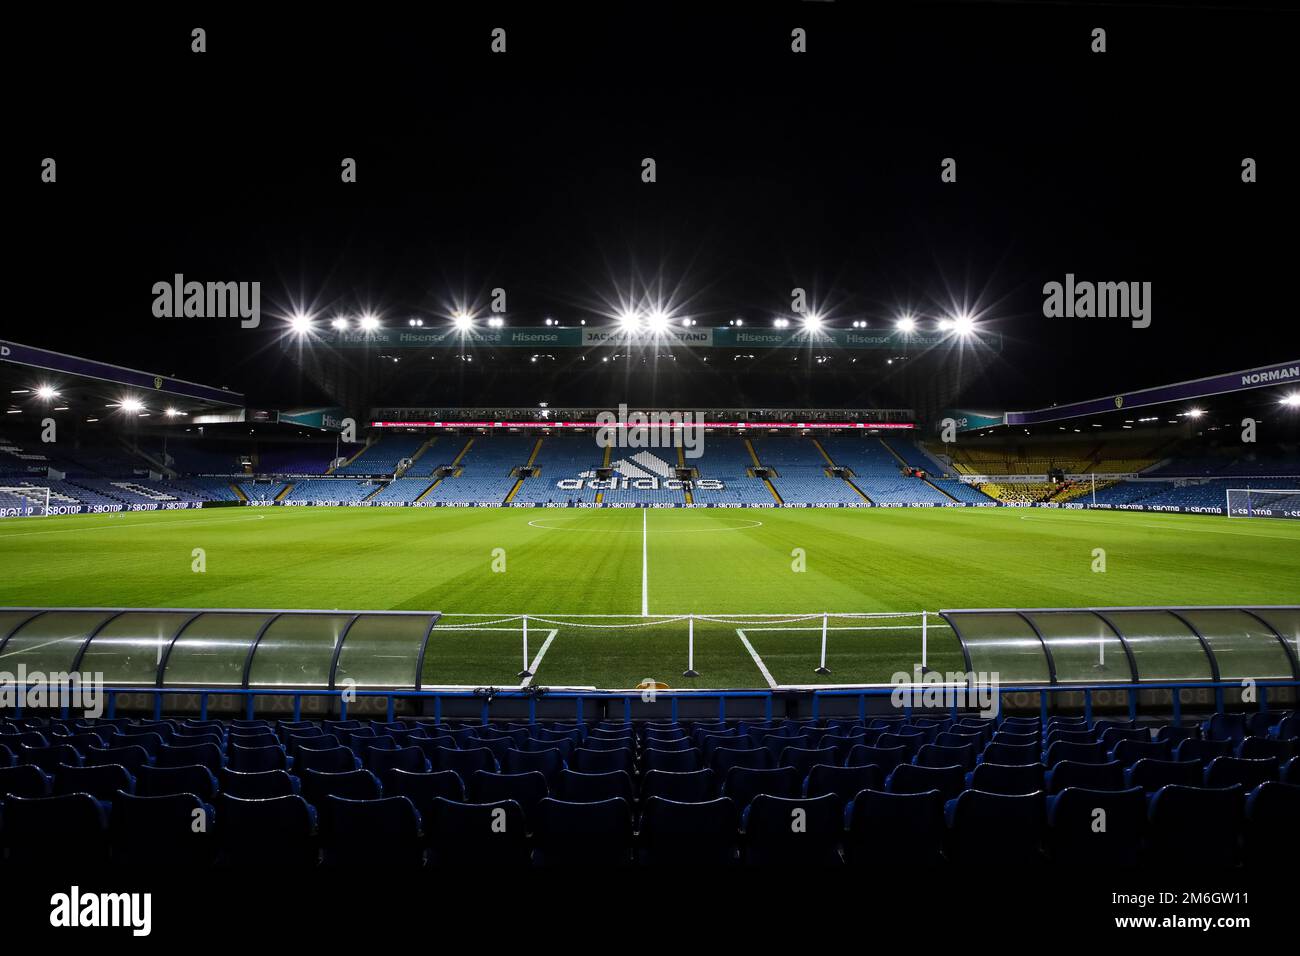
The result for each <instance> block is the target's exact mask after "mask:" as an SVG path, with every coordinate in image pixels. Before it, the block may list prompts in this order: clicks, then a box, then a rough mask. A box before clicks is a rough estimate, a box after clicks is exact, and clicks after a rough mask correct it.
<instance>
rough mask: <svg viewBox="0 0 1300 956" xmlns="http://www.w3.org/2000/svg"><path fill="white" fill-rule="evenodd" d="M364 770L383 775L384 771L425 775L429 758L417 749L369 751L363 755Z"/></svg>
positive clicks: (402, 748) (400, 748)
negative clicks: (400, 771)
mask: <svg viewBox="0 0 1300 956" xmlns="http://www.w3.org/2000/svg"><path fill="white" fill-rule="evenodd" d="M364 759H365V764H366V768H367V769H369V770H372V771H373V772H375V773H377V774H380V775H381V776H382V775H383V773H384V771H385V770H407V771H409V772H411V773H427V772H428V771H429V758H428V757H426V756H425V755H424V751H423V750H421V749H420V748H419V747H398V748H396V749H394V750H376V749H371V750H368V751H366V754H365V758H364Z"/></svg>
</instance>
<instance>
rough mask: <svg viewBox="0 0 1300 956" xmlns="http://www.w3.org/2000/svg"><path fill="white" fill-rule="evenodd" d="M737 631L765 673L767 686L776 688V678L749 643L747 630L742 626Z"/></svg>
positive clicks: (761, 671) (759, 668)
mask: <svg viewBox="0 0 1300 956" xmlns="http://www.w3.org/2000/svg"><path fill="white" fill-rule="evenodd" d="M818 630H821V628H818ZM736 633H737V634H738V635H739V636H740V643H742V644H744V645H745V650H747V651H749V656H750V657H752V658H753V659H754V663H755V664H757V665H758V672H759V673H760V674H762V675H763V680H765V681H767V686H768V687H770V688H775V687H776V686H777V684H776V679H775V678H773V677H772V674H771V672H770V671H768V669H767V665H766V664H764V663H763V658H761V657H759V656H758V651H756V650H754V645H753V644H751V643H749V638H747V637H745V632H744V631H742V630H741V629H740V628H736Z"/></svg>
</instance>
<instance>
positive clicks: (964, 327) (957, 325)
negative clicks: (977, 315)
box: [952, 312, 975, 335]
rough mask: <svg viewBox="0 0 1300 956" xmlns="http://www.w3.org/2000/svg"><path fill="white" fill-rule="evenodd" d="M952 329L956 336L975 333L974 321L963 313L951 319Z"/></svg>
mask: <svg viewBox="0 0 1300 956" xmlns="http://www.w3.org/2000/svg"><path fill="white" fill-rule="evenodd" d="M952 327H953V329H955V330H956V332H957V334H958V335H970V334H971V333H972V332H974V331H975V320H974V319H972V318H971V317H970V316H969V315H967V314H966V313H965V312H963V313H961V314H960V315H958V316H955V317H954V318H953V320H952Z"/></svg>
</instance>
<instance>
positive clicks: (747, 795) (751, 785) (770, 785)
mask: <svg viewBox="0 0 1300 956" xmlns="http://www.w3.org/2000/svg"><path fill="white" fill-rule="evenodd" d="M802 783H803V775H802V774H800V773H799V771H798V770H797V769H796V768H794V767H769V768H767V769H763V770H757V769H754V768H753V767H732V768H731V769H730V770H728V771H727V775H726V777H725V778H724V780H723V783H722V796H724V797H730V798H731V799H732V800H734V801H735V803H736V806H738V807H740V808H741V809H744V808H745V807H747V806H749V803H750V801H751V800H753V799H754V798H755V797H756V796H758V795H759V794H767V795H769V796H774V797H797V796H799V790H800V786H801V784H802Z"/></svg>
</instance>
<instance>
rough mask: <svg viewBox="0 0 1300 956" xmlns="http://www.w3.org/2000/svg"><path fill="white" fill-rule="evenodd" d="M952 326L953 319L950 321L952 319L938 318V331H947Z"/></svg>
mask: <svg viewBox="0 0 1300 956" xmlns="http://www.w3.org/2000/svg"><path fill="white" fill-rule="evenodd" d="M952 327H953V321H952V319H940V320H939V331H940V332H949V331H951V330H952Z"/></svg>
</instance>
